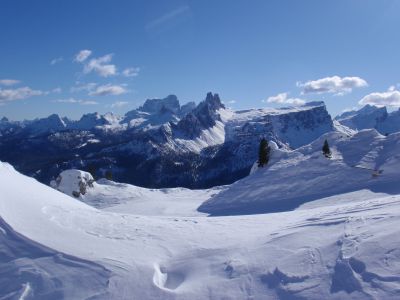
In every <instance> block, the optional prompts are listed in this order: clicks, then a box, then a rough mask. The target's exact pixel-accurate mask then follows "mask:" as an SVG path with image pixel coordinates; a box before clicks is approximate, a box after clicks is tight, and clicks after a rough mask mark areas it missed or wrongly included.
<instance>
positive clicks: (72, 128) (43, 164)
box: [0, 93, 335, 188]
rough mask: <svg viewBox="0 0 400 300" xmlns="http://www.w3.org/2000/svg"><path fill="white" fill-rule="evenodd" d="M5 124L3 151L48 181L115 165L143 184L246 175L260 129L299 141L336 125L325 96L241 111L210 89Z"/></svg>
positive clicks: (119, 175) (120, 177) (279, 140)
mask: <svg viewBox="0 0 400 300" xmlns="http://www.w3.org/2000/svg"><path fill="white" fill-rule="evenodd" d="M46 122H50V123H46ZM1 124H2V125H1V126H0V130H1V131H0V132H7V134H3V135H2V136H0V159H1V160H3V161H8V162H10V163H12V164H13V165H14V166H16V167H17V169H18V170H20V171H22V172H24V173H25V174H28V175H30V176H34V177H36V178H37V179H38V180H40V181H42V182H45V183H49V182H50V180H51V179H56V177H57V175H58V174H59V173H60V172H61V171H63V170H65V169H71V168H77V169H81V170H90V172H91V173H92V174H93V175H96V176H101V175H102V174H104V172H105V170H112V173H113V174H112V176H113V178H114V179H115V180H117V181H121V182H128V183H132V184H136V185H140V186H146V187H172V186H185V187H191V188H200V187H208V186H213V185H219V184H227V183H231V182H233V181H235V180H237V179H239V178H241V177H243V176H246V175H247V174H248V172H249V170H250V168H251V166H252V164H253V162H254V161H255V160H256V159H257V149H258V143H259V140H260V138H261V137H266V138H267V139H268V140H271V141H274V142H275V143H276V144H277V145H278V146H279V147H281V148H297V147H300V146H302V145H305V144H308V143H310V142H311V141H312V140H314V139H315V138H317V137H319V136H320V135H321V134H323V133H326V132H329V131H332V130H335V129H334V127H333V124H332V120H331V117H330V116H329V114H328V112H327V111H326V108H325V105H324V104H323V103H322V102H315V103H309V104H306V105H304V106H301V107H297V108H284V109H250V110H243V111H236V112H235V111H232V110H230V109H227V108H226V107H225V106H224V105H223V104H222V102H221V100H220V98H219V96H218V95H217V94H212V93H208V94H207V96H206V98H205V99H204V100H203V101H202V102H200V103H199V104H198V105H197V106H194V105H193V103H188V104H186V105H183V106H181V105H180V104H179V101H178V99H177V98H176V96H168V97H166V98H164V99H151V100H147V101H146V102H145V104H144V105H143V106H142V107H140V108H138V109H136V110H132V111H130V112H128V113H127V114H126V115H125V116H124V117H122V118H119V117H117V116H111V115H99V114H87V115H85V116H83V117H82V118H81V119H80V120H79V121H71V122H67V121H66V120H63V119H61V118H60V117H58V116H55V115H54V116H51V117H49V118H48V120H46V121H40V122H38V121H32V122H30V123H29V122H28V123H21V124H20V123H18V124H17V123H13V124H14V125H13V126H14V127H15V126H16V128H14V129H13V130H12V131H6V129H5V128H7V126H8V125H4V124H11V123H10V121H8V120H4V121H1ZM35 124H36V125H37V124H39V125H40V124H51V125H52V126H51V128H52V130H50V131H47V132H46V131H41V130H39V131H37V132H40V134H37V135H35V134H32V132H34V131H32V130H27V128H32V126H34V125H35ZM10 126H11V125H10ZM8 128H10V127H8ZM39 128H43V126H39ZM110 128H111V129H112V130H108V129H110Z"/></svg>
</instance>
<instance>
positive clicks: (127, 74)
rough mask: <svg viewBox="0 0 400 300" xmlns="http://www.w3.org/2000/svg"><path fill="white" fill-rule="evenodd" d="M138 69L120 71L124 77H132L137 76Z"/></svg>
mask: <svg viewBox="0 0 400 300" xmlns="http://www.w3.org/2000/svg"><path fill="white" fill-rule="evenodd" d="M139 71H140V68H126V69H125V70H123V71H122V75H124V76H125V77H134V76H138V75H139Z"/></svg>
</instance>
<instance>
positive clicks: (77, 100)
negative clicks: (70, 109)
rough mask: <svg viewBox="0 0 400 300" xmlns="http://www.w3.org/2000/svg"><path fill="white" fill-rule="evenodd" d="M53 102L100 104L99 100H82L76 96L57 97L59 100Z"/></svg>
mask: <svg viewBox="0 0 400 300" xmlns="http://www.w3.org/2000/svg"><path fill="white" fill-rule="evenodd" d="M52 102H56V103H72V104H80V105H96V104H99V103H98V102H96V101H93V100H81V99H75V98H68V99H57V100H53V101H52Z"/></svg>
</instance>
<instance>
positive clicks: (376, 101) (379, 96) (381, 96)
mask: <svg viewBox="0 0 400 300" xmlns="http://www.w3.org/2000/svg"><path fill="white" fill-rule="evenodd" d="M358 104H360V105H366V104H371V105H376V106H400V92H399V91H397V90H389V91H387V92H383V93H371V94H369V95H367V96H365V97H364V98H362V99H361V100H360V101H359V102H358Z"/></svg>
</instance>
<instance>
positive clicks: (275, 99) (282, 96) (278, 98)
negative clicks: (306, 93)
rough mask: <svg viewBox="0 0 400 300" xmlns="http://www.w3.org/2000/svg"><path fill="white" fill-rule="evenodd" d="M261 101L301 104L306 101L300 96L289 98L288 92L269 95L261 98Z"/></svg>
mask: <svg viewBox="0 0 400 300" xmlns="http://www.w3.org/2000/svg"><path fill="white" fill-rule="evenodd" d="M263 102H268V103H279V104H292V105H303V104H304V103H306V101H305V100H303V99H300V98H289V93H280V94H278V95H276V96H271V97H269V98H268V99H267V100H263Z"/></svg>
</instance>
